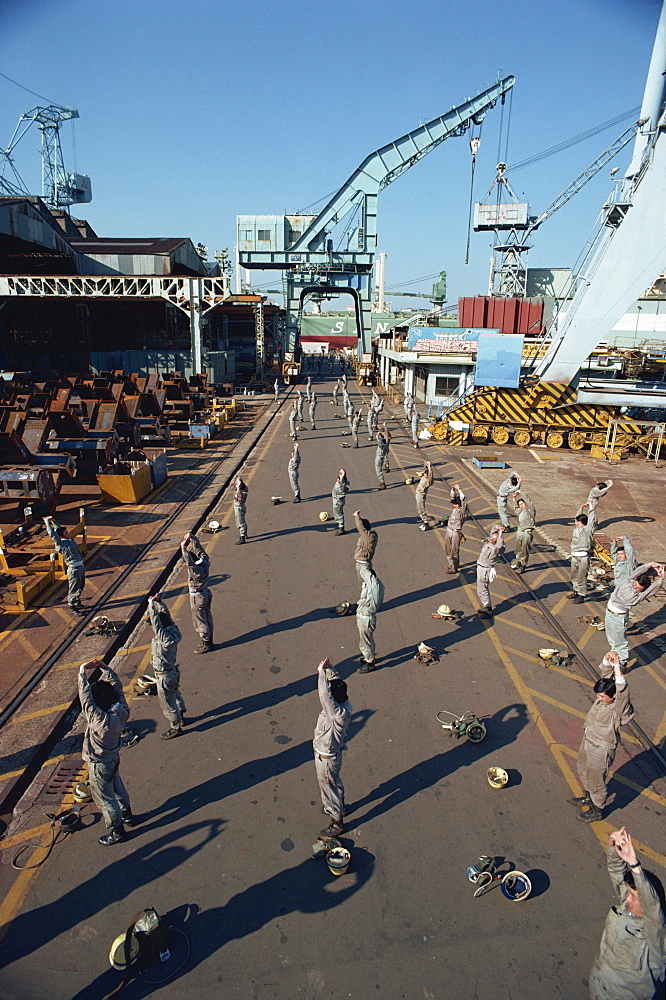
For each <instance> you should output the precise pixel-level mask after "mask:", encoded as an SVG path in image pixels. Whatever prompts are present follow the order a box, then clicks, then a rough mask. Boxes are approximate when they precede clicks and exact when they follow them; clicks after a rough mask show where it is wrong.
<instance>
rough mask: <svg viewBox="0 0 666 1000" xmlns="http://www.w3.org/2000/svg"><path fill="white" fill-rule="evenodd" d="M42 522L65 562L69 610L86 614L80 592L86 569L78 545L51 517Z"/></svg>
mask: <svg viewBox="0 0 666 1000" xmlns="http://www.w3.org/2000/svg"><path fill="white" fill-rule="evenodd" d="M44 524H45V525H46V533H47V534H48V536H49V538H51V539H52V540H53V544H54V545H55V548H56V552H59V553H60V554H61V556H62V558H63V560H64V562H65V568H66V570H65V571H66V573H67V585H68V591H67V603H68V604H69V610H70V611H71V612H72V614H75V615H87V614H88V612H87V611H86V609H85V608H84V607H83V605H82V604H81V594H82V593H83V588H84V586H85V582H86V570H85V566H84V564H83V557H82V555H81V553H80V552H79V547H78V545H77V544H76V542H75V541H74V539H73V538H68V537H67V529H66V528H63V527H62V525H60V524H58V522H57V521H54V519H53V518H52V517H45V518H44Z"/></svg>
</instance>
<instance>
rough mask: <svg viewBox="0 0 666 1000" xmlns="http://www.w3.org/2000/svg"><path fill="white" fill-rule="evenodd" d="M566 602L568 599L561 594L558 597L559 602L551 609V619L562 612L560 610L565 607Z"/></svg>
mask: <svg viewBox="0 0 666 1000" xmlns="http://www.w3.org/2000/svg"><path fill="white" fill-rule="evenodd" d="M567 600H568V598H567V596H566V594H562V596H561V597H560V599H559V601H558V602H557V604H556V605H555V607H554V608H553V610H552V611H551V612H550V613H551V615H553V617H554V616H555V615H558V614H559V613H560V611H561V610H562V608H564V607H566V602H567Z"/></svg>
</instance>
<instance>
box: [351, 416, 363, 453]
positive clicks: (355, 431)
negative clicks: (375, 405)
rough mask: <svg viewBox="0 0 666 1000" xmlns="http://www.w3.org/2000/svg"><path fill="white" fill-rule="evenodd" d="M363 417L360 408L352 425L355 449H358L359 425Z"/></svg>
mask: <svg viewBox="0 0 666 1000" xmlns="http://www.w3.org/2000/svg"><path fill="white" fill-rule="evenodd" d="M362 416H363V410H362V409H361V407H360V406H359V408H358V410H357V411H356V413H355V414H354V417H353V420H352V425H351V432H352V441H353V447H354V448H358V425H359V424H360V422H361V417H362Z"/></svg>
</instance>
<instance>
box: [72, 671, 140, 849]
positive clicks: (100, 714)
mask: <svg viewBox="0 0 666 1000" xmlns="http://www.w3.org/2000/svg"><path fill="white" fill-rule="evenodd" d="M95 669H99V670H101V677H100V679H99V680H98V681H96V682H95V683H94V684H91V683H90V681H89V680H88V678H87V676H86V671H87V670H95ZM78 681H79V701H80V702H81V713H82V715H83V718H84V719H85V720H86V728H85V732H84V734H83V752H82V756H83V759H84V760H85V761H86V762H87V764H88V781H89V782H90V792H91V794H92V797H93V800H94V802H95V805H97V806H98V807H99V808H100V809H101V810H102V814H103V816H104V822H105V823H106V827H107V829H108V830H109V833H107V834H105V835H104V836H102V837H100V838H99V843H100V844H101V845H102V846H103V847H109V846H111V845H112V844H120V843H121V842H122V841H123V840H126V839H127V834H126V832H125V826H124V824H125V823H126V824H127V826H134V817H133V815H132V807H131V805H130V799H129V795H128V794H127V789H126V788H125V786H124V784H123V782H122V779H121V777H120V773H119V768H120V737H121V734H122V731H123V728H124V726H125V723H126V722H127V720H128V719H129V714H130V713H129V708H128V705H127V701H126V699H125V693H124V691H123V686H122V684H121V682H120V679H119V677H118V675H117V674H116V673H115V671H113V670H112V669H111V668H110V667H109V666H107V664H106V663H105V662H104V660H99V659H94V660H88V662H87V663H82V664H81V666H80V667H79V677H78Z"/></svg>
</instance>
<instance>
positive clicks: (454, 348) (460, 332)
mask: <svg viewBox="0 0 666 1000" xmlns="http://www.w3.org/2000/svg"><path fill="white" fill-rule="evenodd" d="M486 333H499V330H485V329H473V328H470V327H460V328H459V329H454V330H452V329H443V328H441V327H437V326H412V327H410V329H409V334H408V336H407V350H409V351H418V352H419V353H420V354H476V352H477V350H478V348H479V337H480V336H482V335H483V334H486Z"/></svg>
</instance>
